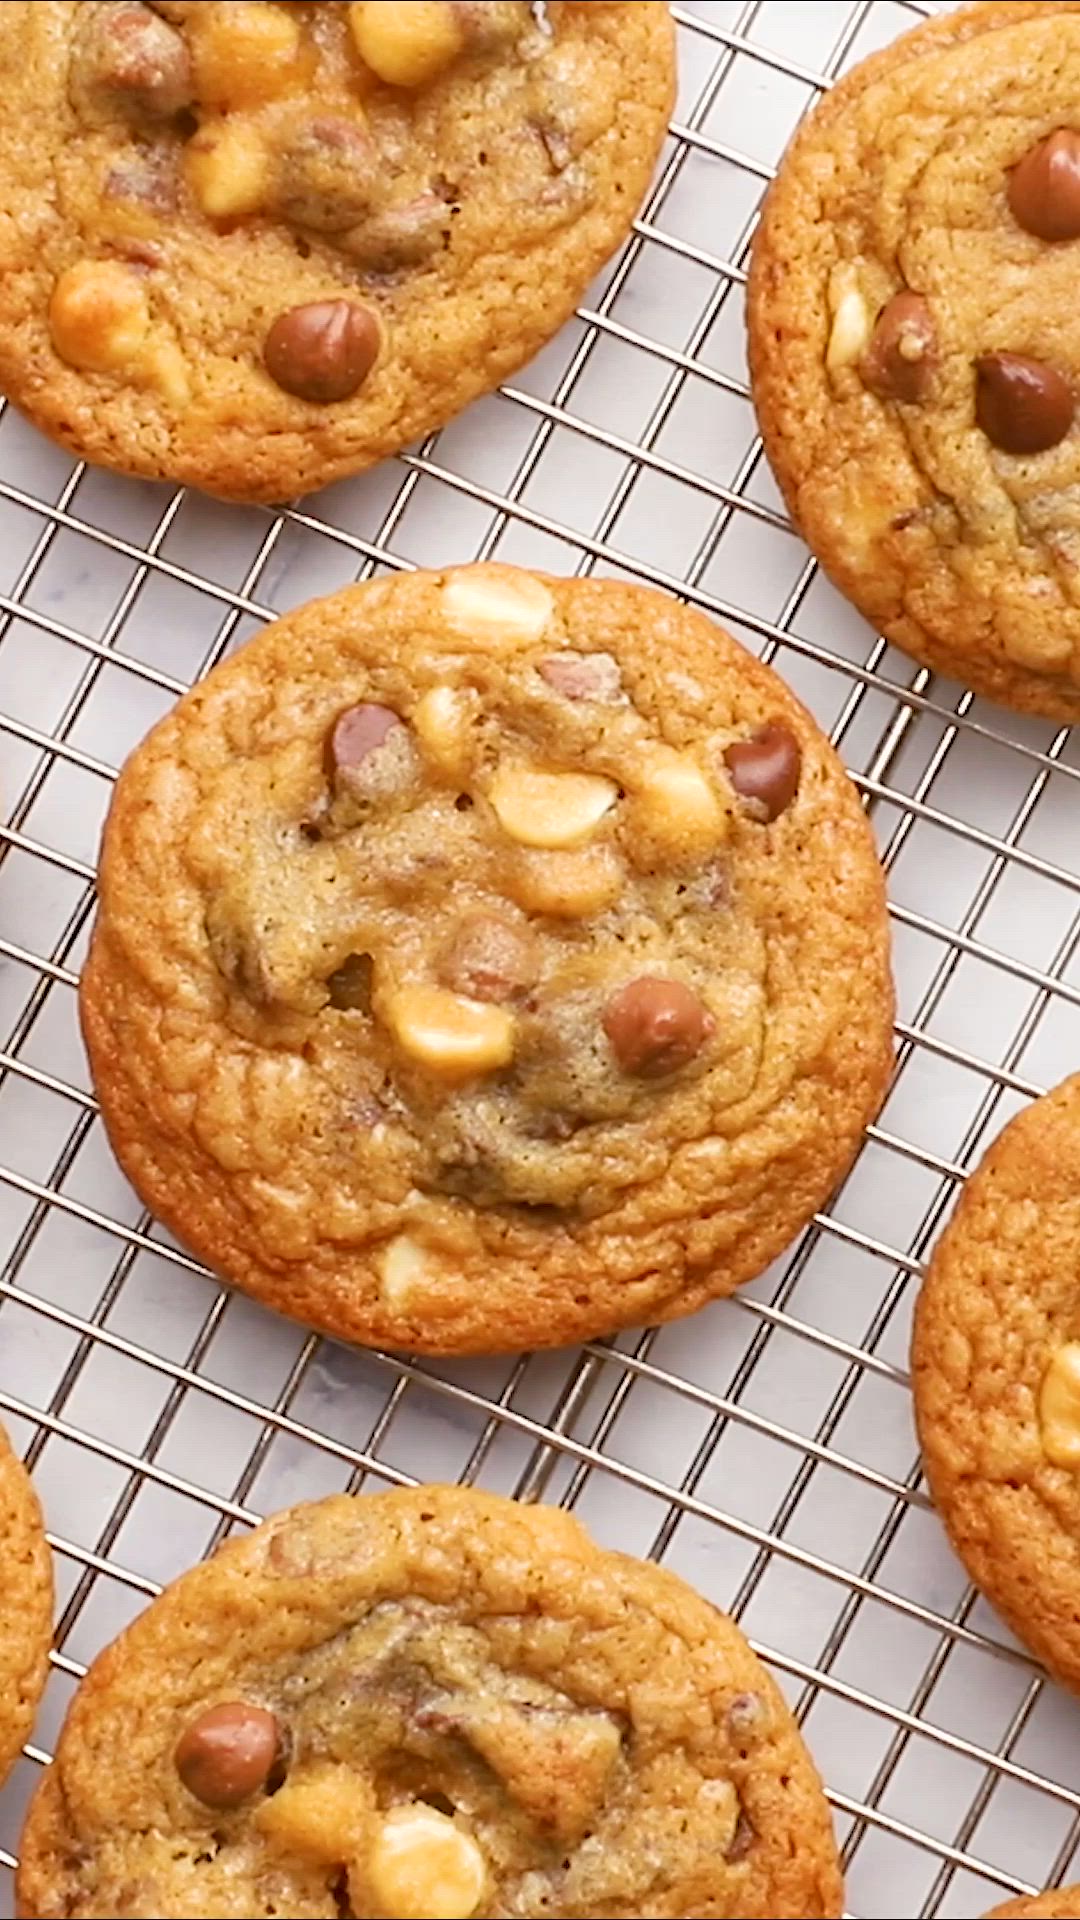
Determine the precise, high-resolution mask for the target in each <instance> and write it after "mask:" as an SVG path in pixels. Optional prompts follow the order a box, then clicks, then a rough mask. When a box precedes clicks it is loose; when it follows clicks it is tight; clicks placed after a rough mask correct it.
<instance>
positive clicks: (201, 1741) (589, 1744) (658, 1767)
mask: <svg viewBox="0 0 1080 1920" xmlns="http://www.w3.org/2000/svg"><path fill="white" fill-rule="evenodd" d="M18 1899H19V1912H20V1914H22V1915H25V1916H40V1917H41V1920H44V1917H45V1916H46V1915H57V1914H69V1913H78V1914H80V1915H81V1916H83V1920H95V1917H96V1916H99V1915H100V1916H105V1915H108V1916H112V1917H113V1920H124V1917H125V1916H127V1915H136V1914H151V1913H153V1914H173V1915H179V1916H182V1915H208V1914H222V1915H224V1914H236V1915H246V1914H254V1913H278V1914H289V1915H292V1916H294V1917H296V1920H299V1917H300V1916H304V1915H308V1914H313V1915H314V1914H325V1915H335V1914H343V1913H348V1914H353V1915H356V1916H357V1920H360V1916H363V1915H369V1914H371V1915H373V1914H379V1915H382V1916H384V1920H414V1917H415V1920H432V1916H436V1917H437V1920H455V1916H457V1917H458V1920H466V1916H468V1915H473V1914H475V1915H483V1914H491V1915H495V1914H519V1915H522V1916H525V1915H536V1916H542V1915H543V1916H546V1915H552V1914H561V1915H564V1916H567V1920H571V1917H572V1916H576V1915H583V1916H584V1915H599V1914H622V1915H625V1916H633V1915H639V1914H640V1915H657V1916H660V1915H684V1914H685V1915H690V1914H694V1915H710V1914H713V1915H724V1914H735V1913H737V1914H740V1915H742V1916H744V1920H756V1916H762V1920H764V1916H782V1915H791V1916H795V1915H805V1916H808V1917H809V1916H817V1915H836V1914H839V1913H840V1911H841V1881H840V1872H839V1865H838V1861H837V1853H836V1846H835V1842H834V1839H833V1833H832V1825H831V1821H830V1817H829V1810H828V1807H827V1805H826V1802H825V1797H824V1795H823V1793H822V1790H821V1784H820V1782H819V1780H818V1777H817V1774H816V1772H815V1770H814V1766H813V1763H812V1761H811V1759H810V1757H809V1755H808V1754H807V1752H806V1749H805V1747H804V1746H803V1743H802V1738H801V1735H800V1734H799V1731H798V1729H797V1727H796V1725H795V1722H794V1720H793V1719H792V1717H791V1714H790V1713H789V1711H788V1709H787V1707H786V1705H785V1704H784V1701H783V1699H782V1697H781V1695H780V1693H779V1691H778V1689H777V1688H776V1687H775V1686H774V1684H773V1682H772V1680H771V1679H770V1677H769V1675H768V1674H767V1673H766V1672H765V1669H764V1668H763V1667H762V1666H761V1665H760V1663H759V1661H758V1660H757V1658H756V1656H755V1655H754V1654H753V1653H752V1652H751V1649H750V1648H749V1646H748V1645H747V1643H746V1641H745V1640H744V1639H743V1636H742V1634H741V1633H740V1632H739V1629H738V1628H737V1627H736V1626H735V1625H734V1623H733V1622H732V1621H730V1620H729V1619H727V1618H726V1616H725V1615H724V1614H722V1613H719V1612H717V1610H716V1609H715V1608H714V1607H711V1606H709V1605H708V1603H707V1602H706V1601H704V1600H703V1599H701V1598H699V1596H698V1595H697V1594H696V1593H694V1592H693V1591H692V1590H691V1589H690V1588H689V1587H688V1586H686V1585H685V1584H684V1582H683V1581H682V1580H679V1579H677V1578H676V1577H675V1575H674V1574H671V1573H667V1572H666V1571H664V1569H662V1568H660V1567H656V1566H653V1565H651V1564H647V1563H646V1562H643V1561H639V1560H632V1559H629V1558H627V1557H625V1556H624V1555H622V1554H618V1553H609V1552H603V1551H602V1550H601V1549H600V1548H599V1547H597V1546H595V1545H594V1544H593V1542H592V1541H591V1540H590V1539H589V1537H588V1535H587V1534H586V1533H585V1531H584V1529H583V1528H582V1527H581V1526H580V1525H579V1523H578V1522H577V1521H576V1520H574V1519H572V1518H571V1517H570V1516H569V1515H568V1514H566V1513H563V1512H560V1511H559V1510H558V1509H556V1508H551V1507H532V1506H528V1507H525V1506H517V1505H515V1503H514V1502H513V1501H512V1500H506V1499H502V1498H500V1497H499V1496H496V1495H492V1494H485V1493H477V1492H475V1491H472V1490H467V1489H463V1488H460V1487H419V1488H416V1489H410V1490H408V1491H404V1492H396V1493H385V1494H368V1495H360V1496H358V1497H356V1496H349V1495H345V1494H341V1495H336V1496H333V1497H331V1498H329V1499H325V1500H320V1501H315V1502H312V1503H310V1504H308V1505H306V1506H300V1507H294V1508H293V1509H292V1510H291V1511H290V1512H287V1513H283V1514H279V1515H277V1517H276V1518H274V1519H272V1520H269V1521H267V1522H266V1523H265V1524H264V1525H263V1526H261V1527H258V1528H257V1529H256V1530H255V1532H254V1533H252V1534H250V1535H248V1536H246V1537H245V1538H243V1539H239V1540H234V1541H232V1542H230V1543H229V1544H228V1545H227V1546H225V1547H223V1548H221V1549H220V1550H219V1551H218V1552H217V1553H216V1554H215V1555H214V1556H213V1558H212V1559H211V1560H209V1561H207V1562H205V1563H204V1564H203V1565H202V1566H200V1567H196V1568H195V1569H194V1570H193V1571H191V1572H190V1573H186V1574H184V1575H183V1576H182V1577H181V1579H179V1580H177V1581H176V1582H175V1583H174V1584H173V1585H172V1586H171V1587H169V1588H168V1589H167V1591H166V1592H165V1593H164V1594H163V1595H162V1596H161V1598H160V1599H159V1600H156V1601H155V1602H154V1603H153V1605H152V1606H151V1607H149V1608H148V1609H147V1611H146V1612H145V1613H144V1614H142V1615H141V1617H140V1618H139V1619H137V1620H136V1621H135V1622H134V1624H133V1625H132V1626H130V1627H129V1628H128V1629H127V1630H126V1632H124V1633H123V1634H121V1636H120V1638H119V1640H117V1641H116V1642H115V1643H114V1645H113V1646H112V1647H110V1648H109V1649H108V1650H107V1651H106V1652H105V1653H103V1654H102V1655H101V1656H100V1657H99V1658H98V1659H97V1660H96V1661H95V1663H94V1665H93V1666H92V1667H91V1669H90V1672H89V1674H88V1675H87V1678H86V1679H85V1680H84V1682H83V1684H82V1686H81V1687H80V1689H79V1691H78V1693H77V1695H76V1696H75V1699H74V1700H73V1702H72V1705H71V1708H70V1710H69V1713H68V1717H67V1720H66V1722H65V1725H64V1729H63V1732H62V1734H61V1737H60V1743H59V1747H58V1750H57V1756H56V1762H55V1764H54V1766H53V1767H52V1769H51V1770H50V1772H49V1773H48V1774H46V1775H45V1776H44V1778H43V1780H42V1783H41V1785H40V1787H39V1788H38V1791H37V1794H36V1796H35V1798H34V1801H33V1803H32V1805H31V1807H30V1812H29V1815H28V1818H27V1823H26V1828H25V1831H24V1834H23V1839H22V1848H21V1866H20V1871H19V1880H18Z"/></svg>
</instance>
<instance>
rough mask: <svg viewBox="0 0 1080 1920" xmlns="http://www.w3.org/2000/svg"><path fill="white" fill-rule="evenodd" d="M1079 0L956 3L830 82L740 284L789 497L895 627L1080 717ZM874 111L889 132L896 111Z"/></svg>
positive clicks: (998, 695)
mask: <svg viewBox="0 0 1080 1920" xmlns="http://www.w3.org/2000/svg"><path fill="white" fill-rule="evenodd" d="M1078 101H1080V5H1077V4H1041V5H1040V4H1028V3H1027V0H1020V3H1019V4H999V3H997V0H989V3H988V4H980V5H977V6H966V7H961V8H959V9H958V10H957V11H955V12H950V13H948V14H947V15H945V16H944V17H942V18H940V19H937V20H933V21H930V22H927V23H926V24H925V25H924V26H920V27H918V28H917V29H915V31H913V32H911V33H907V34H904V35H902V36H901V38H900V39H899V40H897V41H896V42H895V43H894V44H893V45H892V46H890V47H887V48H886V49H885V50H884V51H883V52H881V53H878V54H876V55H874V56H873V57H872V58H871V59H869V60H867V61H865V62H864V63H863V64H862V65H861V66H859V67H857V68H855V69H854V70H853V71H852V72H851V73H849V74H847V75H845V77H844V78H843V79H842V80H841V81H840V82H839V84H838V85H837V86H836V87H834V88H833V90H832V92H831V93H830V94H829V95H828V96H827V97H826V98H825V99H824V100H823V101H822V102H821V104H820V105H819V106H818V107H817V108H816V109H815V111H814V112H813V113H812V114H811V115H810V116H809V118H808V119H807V120H806V122H805V124H804V125H803V127H802V128H801V130H800V131H799V133H798V134H797V135H796V138H795V139H794V141H793V142H792V144H791V146H790V148H789V150H788V152H787V155H786V156H785V158H784V160H783V162H782V164H781V167H780V172H779V175H778V177H777V180H776V182H775V184H774V185H773V186H772V187H771V188H770V191H769V193H768V196H767V198H766V202H765V206H764V209H763V214H762V220H761V224H760V226H759V229H758V233H757V237H756V243H755V248H754V258H753V264H752V269H751V274H750V287H749V301H748V314H749V332H750V343H749V344H750V364H751V373H752V380H753V393H754V401H755V405H756V408H757V413H758V419H759V421H760V425H761V431H762V435H763V438H764V442H765V450H766V452H767V454H768V457H769V460H770V462H771V465H772V467H773V471H774V473H775V474H776V477H777V479H778V481H779V483H780V486H781V488H782V489H783V492H784V496H785V498H786V500H787V504H788V507H789V508H790V511H791V514H792V517H793V518H794V520H795V521H796V523H797V525H798V527H799V529H800V530H801V532H802V533H803V535H804V537H805V538H806V540H807V542H808V543H809V545H810V546H811V547H812V548H813V550H814V552H815V553H816V554H817V556H818V558H819V559H820V561H821V563H822V565H823V566H824V567H825V568H826V569H827V571H828V572H829V574H830V575H831V576H832V578H833V579H834V581H835V582H836V584H837V585H838V586H839V587H840V588H841V589H842V591H843V592H845V593H846V594H847V595H848V596H849V598H850V599H852V600H853V601H854V602H855V604H856V605H857V606H858V607H859V608H860V609H861V611H862V612H863V613H864V614H865V615H866V617H867V618H868V619H869V620H872V621H873V622H874V624H875V626H877V627H878V628H879V629H880V630H881V632H883V633H884V634H886V635H887V637H888V638H889V639H890V640H891V641H892V642H893V643H894V644H895V645H896V646H898V647H901V648H903V649H904V650H905V651H906V652H907V653H909V654H911V655H913V657H914V658H915V659H916V660H918V661H921V662H922V663H923V664H924V665H926V666H929V667H931V668H933V669H934V671H935V672H940V673H944V674H947V675H949V676H950V677H951V678H954V679H957V680H960V681H962V682H964V683H966V684H967V685H968V686H970V687H973V688H974V689H975V690H976V691H977V692H979V693H983V694H986V695H988V696H989V697H990V698H991V699H993V700H997V701H1000V702H1001V703H1002V704H1004V705H1006V706H1012V707H1017V708H1020V709H1022V710H1024V711H1027V712H1031V713H1039V714H1045V715H1047V716H1049V717H1051V718H1054V719H1060V720H1065V721H1075V720H1077V719H1080V515H1078V511H1077V498H1078V494H1080V425H1078V422H1077V418H1076V414H1077V398H1078V396H1080V306H1078V303H1077V299H1076V279H1077V272H1078V270H1080V108H1078V105H1077V103H1078ZM883 130H884V131H883Z"/></svg>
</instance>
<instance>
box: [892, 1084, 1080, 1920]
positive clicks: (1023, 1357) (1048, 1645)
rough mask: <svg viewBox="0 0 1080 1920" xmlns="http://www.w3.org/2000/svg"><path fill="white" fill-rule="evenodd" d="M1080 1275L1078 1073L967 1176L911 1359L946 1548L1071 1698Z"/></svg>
mask: <svg viewBox="0 0 1080 1920" xmlns="http://www.w3.org/2000/svg"><path fill="white" fill-rule="evenodd" d="M1078 1268H1080V1075H1077V1076H1074V1077H1073V1078H1072V1079H1070V1080H1066V1081H1064V1082H1063V1083H1062V1085H1061V1086H1059V1087H1056V1088H1055V1089H1054V1091H1053V1092H1052V1093H1048V1094H1045V1095H1044V1096H1043V1098H1042V1099H1040V1100H1036V1101H1034V1102H1033V1103H1032V1105H1031V1106H1029V1107H1026V1108H1025V1109H1024V1111H1023V1112H1022V1113H1020V1114H1018V1115H1017V1117H1016V1119H1014V1120H1012V1121H1010V1123H1009V1125H1008V1126H1007V1127H1006V1128H1005V1129H1004V1131H1003V1133H1001V1135H1000V1136H999V1137H998V1139H997V1140H996V1141H995V1142H994V1144H993V1146H992V1147H991V1148H990V1149H989V1151H988V1153H987V1154H986V1155H985V1157H984V1158H983V1160H982V1161H981V1163H980V1165H979V1166H978V1167H977V1168H976V1169H975V1171H974V1173H973V1174H971V1176H970V1178H969V1179H968V1181H967V1184H966V1186H965V1188H964V1191H963V1195H962V1197H961V1200H960V1202H959V1205H958V1206H957V1208H956V1212H955V1214H954V1216H953V1218H952V1220H951V1222H950V1224H949V1226H948V1227H947V1229H946V1231H945V1233H944V1234H943V1235H942V1237H941V1240H940V1241H939V1242H938V1245H937V1247H936V1248H935V1250H934V1254H933V1257H932V1259H931V1261H930V1266H929V1269H928V1271H927V1275H926V1279H925V1281H924V1283H923V1287H922V1291H921V1294H920V1297H919V1302H918V1308H917V1313H916V1320H915V1334H914V1344H913V1350H912V1377H913V1386H914V1392H915V1414H916V1419H917V1423H918V1429H919V1437H920V1440H921V1443H922V1450H923V1466H924V1469H925V1473H926V1477H927V1480H928V1482H929V1486H930V1491H931V1493H932V1494H933V1497H934V1500H935V1502H936V1504H937V1507H938V1510H939V1512H940V1514H941V1517H942V1520H943V1521H944V1523H945V1526H946V1528H947V1530H948V1533H949V1537H950V1539H951V1541H952V1544H953V1546H954V1547H955V1549H956V1551H957V1553H958V1554H959V1556H960V1558H961V1560H962V1561H963V1563H964V1565H965V1567H966V1568H967V1570H968V1573H969V1574H970V1575H971V1578H972V1580H974V1581H975V1582H976V1584H977V1585H978V1586H979V1587H980V1588H981V1589H982V1591H983V1592H984V1593H985V1595H986V1597H987V1599H988V1600H989V1601H990V1602H991V1604H992V1605H993V1606H995V1607H996V1608H997V1610H998V1612H999V1613H1000V1614H1001V1615H1002V1617H1003V1619H1005V1620H1006V1621H1007V1623H1008V1625H1009V1626H1010V1627H1011V1628H1012V1630H1013V1632H1014V1633H1015V1634H1016V1635H1017V1636H1018V1638H1019V1639H1021V1640H1022V1641H1024V1642H1025V1644H1026V1645H1027V1646H1028V1647H1030V1649H1031V1651H1032V1652H1033V1653H1034V1654H1035V1655H1036V1657H1037V1658H1038V1659H1040V1660H1041V1661H1043V1662H1044V1664H1045V1665H1046V1666H1047V1667H1048V1668H1049V1669H1050V1672H1051V1673H1053V1674H1054V1675H1055V1677H1056V1678H1057V1679H1058V1680H1060V1681H1061V1682H1062V1684H1063V1685H1064V1686H1067V1687H1071V1688H1072V1689H1073V1691H1074V1692H1080V1614H1078V1610H1077V1604H1076V1596H1077V1593H1078V1592H1080V1316H1078V1313H1077V1283H1076V1276H1077V1271H1078ZM1044 1911H1050V1909H1044ZM1054 1911H1055V1912H1056V1911H1057V1909H1056V1908H1055V1909H1054Z"/></svg>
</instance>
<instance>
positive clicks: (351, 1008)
mask: <svg viewBox="0 0 1080 1920" xmlns="http://www.w3.org/2000/svg"><path fill="white" fill-rule="evenodd" d="M373 970H374V963H373V961H372V958H371V955H370V953H350V954H349V955H348V957H347V958H346V959H344V960H343V961H342V963H341V965H340V967H335V969H334V971H333V973H332V974H331V975H330V977H329V979H328V980H327V982H326V989H327V992H328V993H329V995H330V1005H331V1006H332V1007H336V1008H337V1009H338V1011H339V1012H342V1013H344V1012H352V1013H370V1012H371V976H372V972H373Z"/></svg>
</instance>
